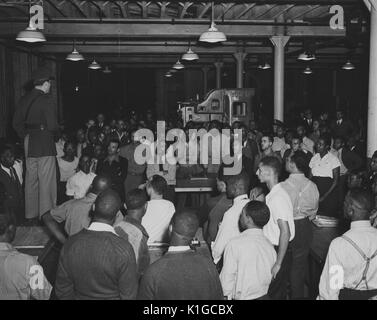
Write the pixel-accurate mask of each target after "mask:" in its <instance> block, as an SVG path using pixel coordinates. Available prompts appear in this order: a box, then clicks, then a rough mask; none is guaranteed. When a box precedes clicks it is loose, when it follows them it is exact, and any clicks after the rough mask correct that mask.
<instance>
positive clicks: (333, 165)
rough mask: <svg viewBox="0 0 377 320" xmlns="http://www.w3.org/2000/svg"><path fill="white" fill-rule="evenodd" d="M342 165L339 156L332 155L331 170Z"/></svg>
mask: <svg viewBox="0 0 377 320" xmlns="http://www.w3.org/2000/svg"><path fill="white" fill-rule="evenodd" d="M338 167H340V161H339V159H338V158H337V157H332V161H331V170H334V169H335V168H338Z"/></svg>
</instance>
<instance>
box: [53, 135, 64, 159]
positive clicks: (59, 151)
mask: <svg viewBox="0 0 377 320" xmlns="http://www.w3.org/2000/svg"><path fill="white" fill-rule="evenodd" d="M64 143H65V141H64V140H62V139H59V141H58V142H55V147H56V157H57V158H60V157H62V156H64Z"/></svg>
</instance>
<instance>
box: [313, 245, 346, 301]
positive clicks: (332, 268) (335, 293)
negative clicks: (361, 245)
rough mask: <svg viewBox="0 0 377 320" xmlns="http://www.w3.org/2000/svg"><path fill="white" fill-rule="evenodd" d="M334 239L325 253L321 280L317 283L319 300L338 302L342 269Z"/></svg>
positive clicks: (341, 284) (341, 282) (341, 286)
mask: <svg viewBox="0 0 377 320" xmlns="http://www.w3.org/2000/svg"><path fill="white" fill-rule="evenodd" d="M336 241H338V239H335V240H334V241H333V242H332V243H331V244H330V248H329V252H328V253H327V257H326V263H325V266H324V268H323V271H322V274H321V279H320V282H319V296H318V299H319V300H338V299H339V291H340V289H342V288H343V276H344V274H342V273H343V268H342V264H341V261H340V259H339V256H338V253H337V250H336V249H335V248H334V247H335V246H336Z"/></svg>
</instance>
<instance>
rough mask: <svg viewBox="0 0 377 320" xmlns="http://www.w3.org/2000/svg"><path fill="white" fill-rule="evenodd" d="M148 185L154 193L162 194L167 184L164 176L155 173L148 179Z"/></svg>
mask: <svg viewBox="0 0 377 320" xmlns="http://www.w3.org/2000/svg"><path fill="white" fill-rule="evenodd" d="M149 186H150V187H151V188H152V189H153V191H154V192H155V193H157V194H159V195H163V194H164V193H165V191H166V189H167V187H168V184H167V182H166V180H165V178H164V177H161V176H160V175H157V174H156V175H154V176H153V177H152V178H151V180H150V181H149Z"/></svg>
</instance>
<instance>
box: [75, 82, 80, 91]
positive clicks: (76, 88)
mask: <svg viewBox="0 0 377 320" xmlns="http://www.w3.org/2000/svg"><path fill="white" fill-rule="evenodd" d="M79 89H80V88H79V86H78V84H76V86H75V92H79Z"/></svg>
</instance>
